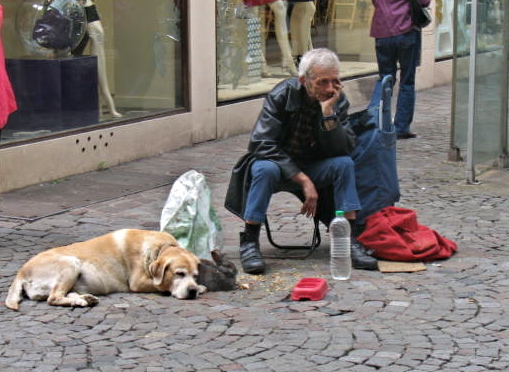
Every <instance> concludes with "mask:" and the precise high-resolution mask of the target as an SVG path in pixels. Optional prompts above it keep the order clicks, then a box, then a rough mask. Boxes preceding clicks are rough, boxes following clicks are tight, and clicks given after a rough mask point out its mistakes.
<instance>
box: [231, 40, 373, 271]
mask: <svg viewBox="0 0 509 372" xmlns="http://www.w3.org/2000/svg"><path fill="white" fill-rule="evenodd" d="M348 107H349V103H348V100H347V98H346V96H345V93H344V92H343V91H342V85H341V80H340V77H339V59H338V57H337V55H336V54H335V53H334V52H332V51H330V50H328V49H325V48H319V49H313V50H310V51H308V52H307V53H305V54H304V55H303V57H302V59H301V61H300V64H299V76H298V78H297V77H295V78H289V79H287V80H285V81H283V82H281V83H279V84H278V85H277V86H276V87H274V89H273V90H272V91H271V92H270V93H268V95H267V97H266V99H265V101H264V104H263V108H262V110H261V112H260V115H259V117H258V120H257V121H256V123H255V125H254V128H253V131H252V132H251V138H250V142H249V147H248V151H249V153H248V154H246V155H244V156H243V157H242V158H241V159H240V160H239V162H238V163H237V165H236V166H235V168H234V170H233V173H232V178H231V180H230V185H229V188H228V192H227V195H226V200H225V207H226V208H227V209H228V210H229V211H231V212H233V213H234V214H236V215H238V216H239V217H241V218H242V219H243V220H244V221H245V231H244V232H241V233H240V251H239V253H240V260H241V263H242V268H243V270H244V272H246V273H250V274H261V273H263V272H264V271H265V269H266V265H265V262H264V260H263V256H262V254H261V252H260V243H259V234H260V227H261V223H263V222H264V221H265V218H266V213H267V209H268V206H269V202H270V198H271V196H272V194H273V193H275V192H277V191H278V190H283V189H284V190H289V191H290V190H296V191H298V192H301V195H302V196H303V204H302V207H301V210H300V212H301V213H302V214H304V215H306V216H308V217H315V216H317V212H318V209H317V208H319V204H318V202H319V200H320V198H319V196H320V190H322V189H324V188H327V187H330V188H332V194H333V200H334V208H335V210H342V211H344V212H345V217H346V218H347V219H348V220H349V221H351V223H353V221H354V219H355V216H356V211H358V210H360V209H361V205H360V202H359V199H358V196H357V191H356V188H355V171H354V163H353V161H352V159H351V158H350V157H349V156H348V154H349V153H350V152H351V151H352V150H353V148H354V147H355V136H354V134H353V132H352V131H351V130H349V129H347V128H346V127H345V125H346V124H347V123H348V116H347V110H348ZM317 217H319V218H320V220H322V222H324V223H326V224H327V225H328V223H329V222H330V221H331V220H332V218H333V216H320V215H318V216H317ZM352 230H354V229H352ZM351 247H352V248H351V251H352V263H353V266H354V268H358V269H375V268H376V267H377V261H376V259H375V258H373V257H371V256H369V255H368V254H367V253H366V251H365V250H364V248H363V247H362V246H361V245H360V243H358V242H357V241H356V240H355V238H354V239H352V245H351Z"/></svg>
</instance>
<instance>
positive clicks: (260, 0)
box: [244, 0, 277, 6]
mask: <svg viewBox="0 0 509 372" xmlns="http://www.w3.org/2000/svg"><path fill="white" fill-rule="evenodd" d="M274 1H277V0H244V5H245V6H259V5H265V4H270V3H273V2H274Z"/></svg>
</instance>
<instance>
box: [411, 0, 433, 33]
mask: <svg viewBox="0 0 509 372" xmlns="http://www.w3.org/2000/svg"><path fill="white" fill-rule="evenodd" d="M408 1H409V2H410V13H411V15H412V23H413V24H414V25H415V26H417V27H419V28H424V27H426V26H428V25H429V24H430V23H431V14H430V12H429V10H428V8H425V7H423V6H422V4H421V2H420V0H408Z"/></svg>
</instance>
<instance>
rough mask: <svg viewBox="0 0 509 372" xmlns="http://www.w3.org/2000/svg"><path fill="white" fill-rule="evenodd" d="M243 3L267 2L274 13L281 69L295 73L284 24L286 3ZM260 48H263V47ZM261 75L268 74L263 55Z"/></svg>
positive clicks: (280, 0)
mask: <svg viewBox="0 0 509 372" xmlns="http://www.w3.org/2000/svg"><path fill="white" fill-rule="evenodd" d="M244 4H245V5H246V6H248V7H251V6H260V5H265V4H267V5H268V6H269V8H270V10H272V12H273V13H274V28H275V31H276V40H277V43H278V46H279V49H280V50H281V60H282V63H281V66H282V68H283V71H285V72H289V73H290V74H291V75H297V69H296V68H295V65H294V63H293V58H292V49H291V47H290V41H289V39H288V27H287V26H286V4H285V3H284V2H283V0H244ZM262 49H265V47H263V48H262ZM262 76H265V77H266V76H270V75H269V73H268V71H267V62H266V60H265V57H264V65H263V67H262Z"/></svg>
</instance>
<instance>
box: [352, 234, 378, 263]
mask: <svg viewBox="0 0 509 372" xmlns="http://www.w3.org/2000/svg"><path fill="white" fill-rule="evenodd" d="M350 252H351V257H352V266H353V268H354V269H363V270H376V269H378V260H377V259H376V258H375V257H371V255H370V253H372V252H370V251H367V250H366V248H364V246H363V245H362V244H361V243H359V242H358V241H357V239H355V238H351V244H350Z"/></svg>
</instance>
